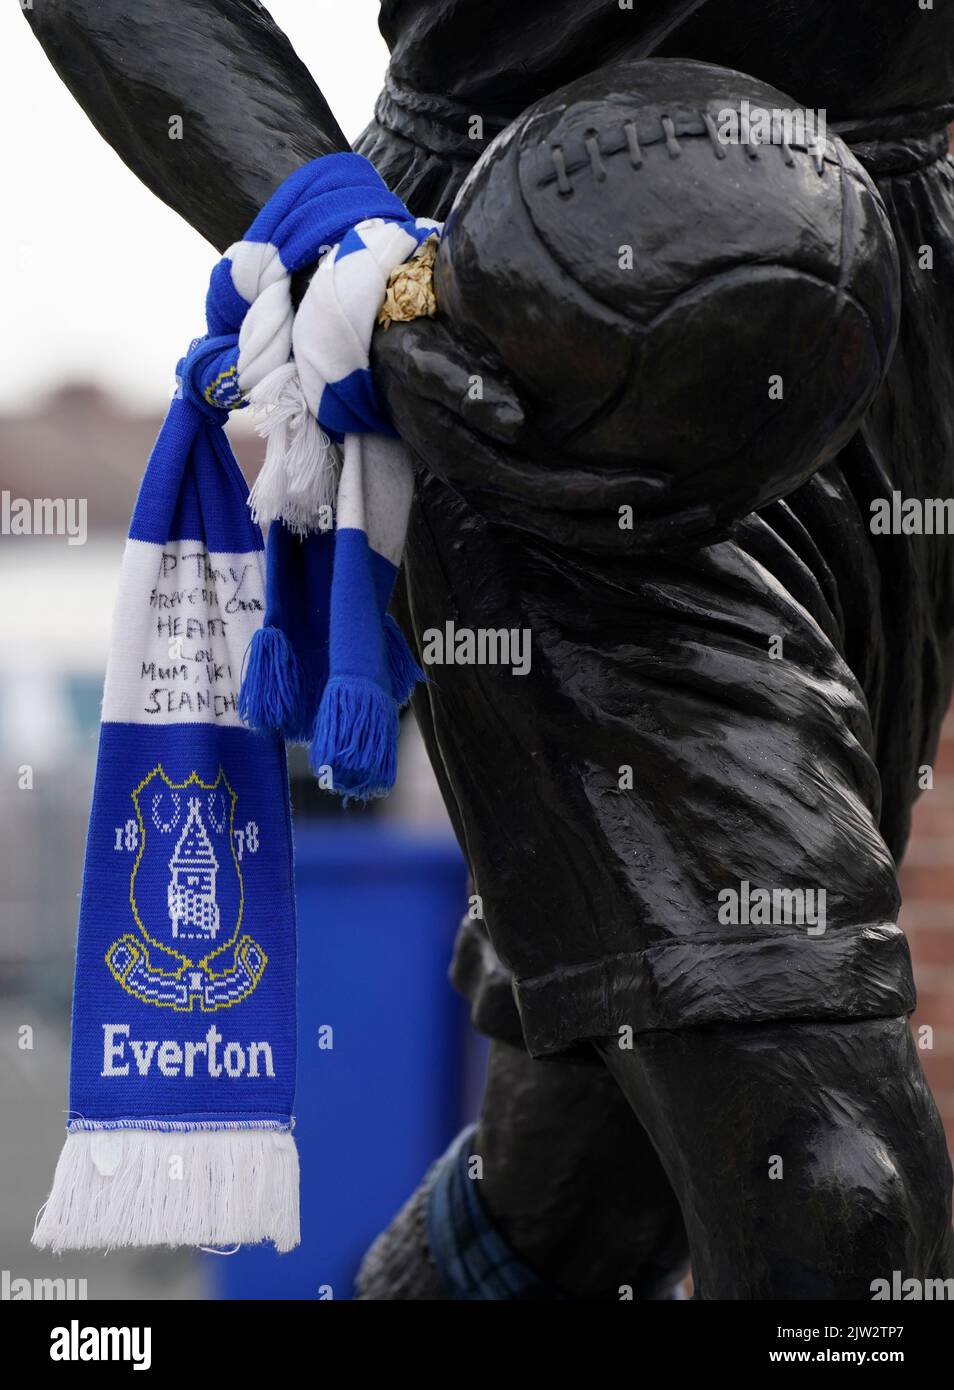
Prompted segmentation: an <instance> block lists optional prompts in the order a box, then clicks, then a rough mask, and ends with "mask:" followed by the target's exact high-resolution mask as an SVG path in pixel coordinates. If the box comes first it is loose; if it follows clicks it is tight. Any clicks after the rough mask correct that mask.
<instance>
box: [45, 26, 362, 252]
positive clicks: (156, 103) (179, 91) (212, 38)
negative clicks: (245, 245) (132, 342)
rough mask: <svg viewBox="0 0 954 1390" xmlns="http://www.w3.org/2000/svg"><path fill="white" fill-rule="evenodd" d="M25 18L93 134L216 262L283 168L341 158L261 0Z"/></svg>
mask: <svg viewBox="0 0 954 1390" xmlns="http://www.w3.org/2000/svg"><path fill="white" fill-rule="evenodd" d="M24 14H25V16H26V18H27V20H28V21H29V23H30V26H31V28H32V29H33V32H34V34H35V35H36V37H37V39H38V40H39V41H40V43H41V44H42V45H43V48H44V50H45V52H46V55H47V57H48V58H49V59H50V62H51V63H52V64H53V66H54V67H55V68H56V70H57V72H58V73H59V75H60V77H61V78H62V79H63V81H64V82H65V83H66V85H67V86H68V87H69V89H70V90H71V92H72V93H73V95H74V96H75V97H76V99H77V101H78V102H79V103H80V105H81V106H82V107H83V109H84V111H85V112H86V114H87V115H88V116H89V118H90V120H91V121H92V122H93V124H94V126H95V127H96V129H97V130H98V131H99V133H100V134H101V135H102V136H103V137H104V139H106V140H107V141H108V142H109V144H110V145H112V147H113V149H114V150H115V151H116V152H117V154H118V155H119V156H120V157H121V158H122V159H123V160H124V162H125V163H126V164H127V165H128V166H129V168H130V169H132V171H133V172H134V173H135V174H137V175H138V177H139V178H140V179H142V181H143V183H145V184H146V185H147V187H148V188H151V189H152V191H153V192H154V193H156V194H157V195H158V196H159V197H160V198H161V199H162V200H163V202H165V203H168V204H169V206H170V207H171V208H173V209H175V211H176V212H178V213H179V214H180V215H181V216H182V217H184V218H185V219H186V221H187V222H189V223H191V225H192V226H193V227H195V228H196V230H197V231H199V232H201V233H202V235H203V236H205V237H207V238H208V239H209V241H211V242H212V243H213V244H214V245H215V246H216V247H218V248H219V250H224V248H225V247H226V246H228V245H229V244H230V243H231V242H233V241H235V240H237V239H238V238H239V237H240V236H241V235H242V233H243V231H244V230H245V228H246V227H247V226H248V224H249V223H250V222H251V220H252V218H253V217H254V216H255V213H256V212H257V211H258V209H259V208H260V207H261V205H262V203H264V202H265V200H266V198H267V197H268V196H269V194H270V193H272V192H273V191H274V189H275V188H276V187H277V186H278V184H279V183H281V181H282V179H284V178H285V177H286V176H287V175H288V174H290V173H291V172H292V170H294V169H296V168H297V167H298V166H299V165H301V164H304V163H305V162H306V161H307V160H309V159H313V158H315V157H316V156H317V155H323V154H331V153H333V152H334V151H337V150H346V149H348V142H347V141H346V140H345V137H344V135H343V134H342V132H341V130H340V129H339V127H338V123H337V122H336V120H335V118H334V116H333V115H332V113H331V110H330V108H329V106H328V104H327V102H326V101H325V99H324V97H323V96H322V95H321V92H320V91H319V90H318V88H317V87H316V86H315V83H314V82H313V81H312V79H311V76H310V74H309V72H308V70H307V68H306V67H305V66H304V64H303V63H302V62H301V60H300V59H299V58H298V56H297V54H296V53H295V51H294V49H293V48H292V46H291V44H290V43H289V41H288V39H287V38H286V37H285V35H284V34H283V33H282V31H281V30H280V29H279V28H278V26H277V25H276V24H275V23H274V21H273V20H272V18H271V16H270V15H269V14H268V13H267V12H266V11H265V10H264V9H263V8H262V7H261V6H260V5H259V4H258V2H257V0H135V3H134V4H130V3H129V0H34V4H33V6H32V8H28V9H24ZM175 117H180V118H181V139H180V138H173V137H174V136H175V135H177V134H178V133H179V129H180V128H179V124H178V123H177V122H175V121H174V118H175Z"/></svg>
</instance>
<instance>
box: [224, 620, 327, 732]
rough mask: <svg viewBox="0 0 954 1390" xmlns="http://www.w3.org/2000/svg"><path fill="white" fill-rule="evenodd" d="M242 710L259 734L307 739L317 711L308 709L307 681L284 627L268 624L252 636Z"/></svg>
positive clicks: (241, 703)
mask: <svg viewBox="0 0 954 1390" xmlns="http://www.w3.org/2000/svg"><path fill="white" fill-rule="evenodd" d="M238 711H239V714H240V715H241V717H242V719H243V720H244V721H245V723H246V724H247V725H248V726H249V727H250V728H252V729H256V730H258V732H259V733H279V734H282V735H283V736H284V737H285V738H286V739H290V740H291V741H292V742H307V739H308V737H309V734H307V733H306V732H305V730H308V729H309V728H310V726H311V724H312V722H313V714H312V712H311V711H309V709H308V708H307V700H306V697H305V688H304V681H303V680H302V674H301V670H300V667H299V664H298V658H297V657H296V655H295V650H294V648H293V647H292V644H291V642H289V640H288V637H287V636H286V634H285V633H284V632H283V631H282V630H281V628H280V627H274V626H272V625H271V624H268V625H267V626H265V627H260V628H259V629H258V631H257V632H256V633H255V634H254V636H253V637H252V640H251V642H250V644H249V648H248V655H247V657H246V664H245V675H244V678H243V680H242V688H241V690H240V691H239V699H238Z"/></svg>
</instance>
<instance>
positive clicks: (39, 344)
mask: <svg viewBox="0 0 954 1390" xmlns="http://www.w3.org/2000/svg"><path fill="white" fill-rule="evenodd" d="M267 8H269V9H270V10H271V11H272V13H273V14H274V16H275V18H276V20H277V21H278V22H279V24H281V25H282V27H283V28H284V29H285V30H286V32H287V33H288V34H289V36H290V37H291V39H292V41H293V43H294V44H295V46H296V48H297V49H298V51H299V53H300V55H301V56H302V58H303V59H304V61H305V62H306V64H308V66H309V67H310V68H311V71H312V72H313V73H314V75H315V77H316V79H317V81H318V83H319V85H320V86H321V88H322V90H323V91H324V93H325V95H326V96H327V98H328V99H329V101H330V103H331V106H332V108H333V110H334V111H335V113H336V115H337V117H338V119H339V121H340V123H341V125H342V126H343V128H344V130H345V133H346V134H347V135H348V136H349V137H352V138H353V137H354V136H356V135H357V134H358V132H359V131H360V130H361V129H362V127H363V126H364V125H365V123H366V122H367V120H368V118H369V116H370V113H371V110H372V106H373V102H374V98H375V95H376V93H377V91H378V88H379V86H380V83H381V78H382V75H383V72H384V68H385V65H386V60H387V55H386V50H385V47H384V44H383V41H382V40H381V38H380V36H379V35H378V32H377V27H376V18H377V4H376V2H375V0H350V3H349V4H347V5H341V4H339V3H332V0H308V3H307V4H306V3H303V0H269V3H268V6H267ZM0 53H2V54H3V55H4V57H3V62H4V79H3V82H2V83H0V104H2V105H3V106H4V107H6V109H5V110H4V111H3V116H4V127H5V129H6V130H7V132H10V133H11V134H10V138H9V140H8V148H7V151H6V183H7V188H8V190H10V189H12V190H14V193H15V197H14V201H13V202H12V203H11V205H10V211H9V212H8V215H7V217H6V218H4V220H3V222H2V225H0V248H2V263H3V265H4V266H5V267H7V283H6V284H5V286H4V319H5V325H4V329H5V331H4V334H3V342H4V360H3V362H2V370H0V493H2V492H3V491H4V490H6V491H9V493H10V495H11V496H12V497H28V498H34V497H51V498H82V499H85V501H86V504H87V518H88V528H89V529H88V537H87V539H86V542H85V544H82V545H68V544H67V543H66V539H65V538H64V537H61V536H60V537H56V536H51V537H44V536H41V537H23V536H10V535H0V1044H2V1045H0V1114H2V1117H3V1123H2V1140H0V1143H2V1149H0V1271H8V1272H9V1274H10V1277H11V1278H27V1279H32V1278H34V1277H36V1276H46V1277H57V1278H70V1277H72V1278H85V1279H86V1281H87V1291H88V1296H89V1297H90V1298H117V1299H136V1298H144V1297H167V1298H216V1297H237V1298H242V1297H265V1298H268V1297H294V1298H317V1297H321V1296H322V1290H325V1291H327V1290H328V1289H329V1288H330V1289H331V1290H333V1293H334V1296H335V1297H336V1298H348V1297H349V1296H350V1293H351V1281H352V1279H353V1275H354V1272H355V1269H356V1267H357V1263H358V1261H359V1259H360V1257H361V1255H362V1253H363V1251H364V1250H365V1249H366V1247H367V1245H368V1244H369V1243H370V1241H371V1240H372V1239H373V1237H374V1236H375V1235H376V1234H377V1232H378V1231H379V1230H380V1229H381V1228H382V1227H383V1226H384V1225H385V1224H386V1222H387V1221H388V1219H389V1218H390V1216H391V1215H392V1214H393V1212H394V1211H395V1210H396V1209H397V1207H398V1206H399V1205H400V1204H401V1202H402V1201H403V1200H404V1198H405V1197H406V1196H407V1195H408V1194H409V1193H410V1192H411V1191H412V1190H413V1188H414V1187H415V1186H416V1185H417V1183H418V1181H419V1179H420V1177H421V1174H422V1173H423V1170H424V1168H425V1167H426V1165H427V1164H428V1162H429V1161H430V1160H431V1159H433V1158H434V1157H436V1156H437V1154H438V1153H439V1152H440V1151H441V1150H442V1148H443V1147H444V1146H445V1145H446V1144H447V1143H448V1142H449V1140H450V1139H451V1137H452V1136H453V1135H454V1134H455V1133H456V1132H457V1130H458V1129H459V1128H460V1126H461V1125H462V1124H463V1123H464V1122H465V1121H466V1120H467V1119H468V1118H471V1117H472V1115H473V1114H474V1112H475V1110H476V1105H477V1098H478V1096H479V1090H480V1082H481V1072H482V1065H483V1054H482V1049H481V1046H480V1045H479V1043H478V1042H477V1040H476V1039H475V1038H474V1036H473V1034H472V1033H471V1032H470V1030H469V1029H468V1027H467V1024H466V1019H465V1015H464V1009H463V1006H462V1005H461V1003H460V1001H459V1000H457V998H456V996H455V995H454V994H453V992H452V991H451V989H450V987H449V985H447V983H446V969H447V965H448V962H449V958H450V949H451V942H452V940H453V935H454V932H455V930H456V926H457V921H458V919H459V917H460V915H461V913H462V911H463V910H464V907H465V905H466V882H465V875H464V869H463V864H462V861H461V859H460V855H459V853H458V851H457V848H456V846H455V844H454V842H453V839H452V836H451V833H450V829H449V826H448V823H447V820H446V817H445V814H444V811H443V807H442V805H441V802H440V797H439V795H438V793H437V790H436V786H435V784H434V781H433V777H432V774H431V772H430V769H429V767H428V764H427V759H426V757H425V755H424V752H423V748H422V745H421V741H420V737H419V735H418V733H417V730H416V728H415V727H414V724H413V721H412V720H411V719H410V718H406V719H405V721H404V726H403V732H402V747H401V757H400V767H401V774H400V782H399V785H398V787H397V789H396V791H395V793H394V795H393V796H392V797H391V798H390V799H389V800H388V801H387V802H385V803H383V804H382V805H380V806H377V807H375V808H372V809H370V810H365V811H362V810H359V809H351V810H349V811H347V812H343V811H342V809H341V808H340V806H339V804H338V802H337V800H335V799H333V798H328V797H326V796H324V794H322V793H321V792H319V791H318V790H317V788H316V785H315V783H314V782H313V780H312V779H311V778H310V776H309V774H308V772H307V768H306V767H305V765H304V755H303V753H301V752H299V753H298V754H295V755H294V756H293V759H292V769H291V771H292V794H293V801H294V807H295V814H296V853H297V860H298V888H299V918H300V941H301V992H302V1005H303V1007H302V1015H303V1017H302V1023H303V1029H305V1028H306V1029H307V1032H304V1031H303V1036H302V1044H301V1048H300V1051H301V1056H302V1062H301V1069H300V1076H299V1101H298V1106H297V1111H298V1118H299V1124H298V1131H297V1133H298V1138H299V1143H300V1148H301V1153H302V1164H303V1173H304V1183H303V1198H302V1202H303V1205H302V1218H303V1245H302V1247H301V1249H300V1250H299V1251H298V1252H295V1253H294V1254H292V1255H286V1256H281V1257H279V1256H276V1255H274V1254H269V1253H268V1252H266V1251H251V1252H245V1251H243V1252H240V1253H239V1254H237V1255H231V1256H226V1255H212V1254H208V1255H203V1254H198V1255H193V1254H187V1253H179V1252H165V1251H156V1252H116V1253H113V1254H110V1255H109V1256H108V1257H104V1256H102V1255H87V1256H76V1255H68V1256H65V1257H63V1258H62V1259H56V1258H54V1257H52V1256H50V1255H49V1254H41V1253H39V1252H37V1251H35V1250H33V1249H32V1247H31V1246H30V1244H29V1235H30V1232H31V1230H32V1226H33V1219H34V1213H35V1212H36V1210H37V1208H38V1207H39V1206H40V1204H41V1202H42V1201H43V1199H44V1197H45V1195H46V1193H47V1191H48V1188H49V1183H50V1179H51V1177H52V1173H53V1167H54V1164H55V1162H56V1157H57V1155H58V1152H59V1148H60V1145H61V1142H62V1137H63V1124H64V1117H65V1111H66V1104H67V1067H68V1044H69V1008H70V994H71V979H72V957H73V942H74V932H75V923H76V914H77V905H78V892H79V887H80V882H81V876H82V856H83V846H84V837H85V833H86V819H87V812H88V806H89V795H90V789H91V784H92V776H93V770H94V758H95V749H96V738H97V733H98V719H99V700H100V695H101V690H102V681H103V669H104V663H105V656H106V648H107V641H108V633H109V624H110V620H111V614H112V605H113V599H114V594H115V586H116V578H117V574H118V567H119V561H120V556H121V551H122V545H123V539H124V536H125V530H126V527H127V524H128V520H129V516H130V512H131V509H132V504H133V500H134V497H135V493H136V489H137V486H138V482H139V478H140V475H141V472H142V468H143V466H144V463H145V460H146V457H147V455H148V452H149V449H150V447H151V445H152V443H153V440H154V439H155V436H156V434H157V432H158V429H159V425H160V422H161V419H162V415H163V413H164V409H165V404H166V400H167V399H168V395H169V392H170V389H171V386H172V372H173V367H174V364H175V362H176V361H177V359H178V357H179V356H180V355H181V352H182V351H183V349H184V347H185V346H186V345H187V344H188V342H189V339H190V338H191V337H192V336H194V334H196V333H199V332H201V331H202V322H201V309H202V305H203V302H204V297H205V288H206V284H207V280H208V275H209V272H210V270H211V268H212V266H213V264H214V263H215V260H216V254H215V252H214V250H213V248H211V247H210V246H209V245H208V244H207V243H205V242H204V241H203V240H202V239H201V238H200V237H198V236H197V235H196V234H195V233H194V232H192V231H191V230H190V229H189V228H188V227H186V226H185V225H184V224H183V223H182V222H180V220H179V219H178V218H177V217H175V216H174V214H172V213H171V212H170V211H169V210H168V209H167V208H165V207H164V206H163V205H162V204H161V203H160V202H158V201H157V200H156V199H155V198H154V197H153V196H152V195H151V194H149V193H148V192H147V191H146V190H145V189H144V188H143V187H142V185H141V184H139V183H138V181H137V180H136V179H135V178H134V177H133V175H132V174H130V173H129V172H128V171H127V170H126V169H125V168H124V167H123V165H122V164H121V163H120V162H119V160H118V159H117V158H116V156H114V155H113V154H112V152H111V151H110V150H109V148H108V147H107V145H106V144H105V143H104V142H103V141H102V140H100V139H99V137H98V136H97V135H96V134H95V133H94V131H93V130H92V128H91V127H90V126H89V124H88V123H87V121H86V119H85V117H84V116H83V114H82V112H81V111H80V110H79V108H78V107H77V106H76V105H75V104H74V102H73V100H72V98H71V97H70V96H69V94H68V93H67V92H66V89H65V88H64V87H63V86H62V85H61V83H60V82H59V80H58V79H57V77H56V76H55V74H54V72H53V70H52V68H50V66H49V65H48V63H47V61H46V59H45V58H44V57H43V55H42V53H41V51H40V49H39V46H38V45H36V44H35V42H34V40H33V39H32V36H31V35H30V33H29V31H28V28H27V25H26V24H25V22H24V21H23V18H22V16H21V15H20V14H19V12H18V5H17V0H7V3H5V4H3V6H2V7H0ZM143 266H146V267H148V274H147V275H144V274H143V273H142V268H143ZM229 431H230V434H231V437H232V442H233V446H234V447H235V450H236V453H237V454H238V457H239V460H240V462H241V464H242V466H243V469H244V470H245V471H246V474H247V476H249V477H251V476H252V475H253V474H254V471H255V469H256V468H257V466H258V462H259V459H260V452H261V451H260V442H259V441H258V439H257V437H256V436H255V435H254V433H253V432H252V430H251V428H250V426H249V425H248V423H247V422H246V421H245V420H244V419H243V418H242V417H241V416H238V417H236V418H235V419H234V420H233V422H232V423H231V424H230V426H229ZM25 783H30V784H31V785H25ZM902 884H903V888H904V894H905V907H904V917H903V921H904V925H905V926H906V928H907V930H908V932H909V935H910V938H911V942H912V946H913V950H914V956H915V963H916V971H917V979H918V986H919V991H920V1001H921V1003H920V1010H919V1014H918V1016H917V1017H916V1019H915V1024H916V1025H917V1024H926V1025H928V1026H929V1027H930V1029H931V1033H930V1034H929V1035H926V1041H929V1042H930V1044H931V1046H930V1047H927V1048H925V1049H924V1050H923V1051H922V1058H923V1061H924V1065H925V1069H926V1071H927V1074H928V1078H929V1080H930V1083H931V1085H932V1088H933V1090H934V1093H935V1096H936V1097H937V1100H938V1104H939V1106H940V1108H941V1110H942V1113H943V1115H944V1119H945V1123H946V1125H947V1130H948V1137H949V1141H951V1142H952V1143H954V716H949V718H948V721H947V724H946V725H945V729H944V736H943V739H942V743H941V748H940V752H939V755H938V758H937V760H936V763H935V768H934V786H933V789H932V790H931V791H929V792H927V793H925V795H924V796H923V797H922V799H921V802H920V804H919V806H918V809H917V812H916V816H915V826H914V835H913V838H912V841H911V846H910V849H909V852H908V856H907V859H906V862H905V865H904V869H903V872H902ZM328 1024H330V1025H331V1026H332V1027H333V1029H334V1037H335V1046H334V1048H333V1049H332V1050H330V1051H329V1050H324V1051H323V1050H320V1049H319V1048H318V1047H317V1046H316V1045H314V1039H315V1038H316V1037H317V1034H318V1030H319V1028H321V1027H322V1026H323V1025H328ZM310 1035H313V1036H310ZM325 1296H327V1294H325Z"/></svg>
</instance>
